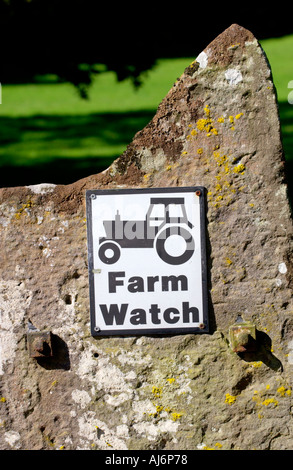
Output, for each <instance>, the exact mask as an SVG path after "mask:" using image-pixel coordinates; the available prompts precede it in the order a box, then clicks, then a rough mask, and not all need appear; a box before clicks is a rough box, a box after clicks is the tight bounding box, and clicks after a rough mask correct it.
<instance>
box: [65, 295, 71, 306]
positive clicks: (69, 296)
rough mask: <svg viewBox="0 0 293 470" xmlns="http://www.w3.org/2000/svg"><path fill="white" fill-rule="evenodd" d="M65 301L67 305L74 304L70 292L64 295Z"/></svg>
mask: <svg viewBox="0 0 293 470" xmlns="http://www.w3.org/2000/svg"><path fill="white" fill-rule="evenodd" d="M64 302H65V303H66V305H71V304H72V297H71V295H70V294H66V295H65V296H64Z"/></svg>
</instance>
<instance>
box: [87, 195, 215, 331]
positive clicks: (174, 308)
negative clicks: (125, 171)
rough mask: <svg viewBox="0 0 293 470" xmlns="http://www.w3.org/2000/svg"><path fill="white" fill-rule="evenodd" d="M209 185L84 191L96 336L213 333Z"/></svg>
mask: <svg viewBox="0 0 293 470" xmlns="http://www.w3.org/2000/svg"><path fill="white" fill-rule="evenodd" d="M204 199H205V196H204V188H202V187H184V188H157V189H153V188H151V189H150V188H147V189H128V190H118V189H117V190H89V191H87V192H86V202H87V229H88V259H89V283H90V309H91V332H92V335H93V336H100V335H115V334H116V335H122V334H124V335H127V334H136V335H140V334H163V333H165V334H182V333H195V332H201V333H203V332H205V333H206V332H207V331H208V314H207V279H206V277H207V276H206V253H205V207H204Z"/></svg>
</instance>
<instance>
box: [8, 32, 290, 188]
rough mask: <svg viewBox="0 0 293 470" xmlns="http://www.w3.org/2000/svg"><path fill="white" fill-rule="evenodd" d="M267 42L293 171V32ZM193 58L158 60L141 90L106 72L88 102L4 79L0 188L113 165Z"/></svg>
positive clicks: (59, 86) (64, 87) (69, 92)
mask: <svg viewBox="0 0 293 470" xmlns="http://www.w3.org/2000/svg"><path fill="white" fill-rule="evenodd" d="M262 46H263V48H264V50H265V52H266V54H267V56H268V59H269V61H270V64H271V67H272V71H273V78H274V82H275V85H276V88H277V92H278V101H279V106H280V116H281V125H282V134H283V144H284V149H285V154H286V159H287V161H288V168H289V171H290V175H291V173H292V174H293V105H292V104H291V105H290V104H289V103H288V95H289V92H290V91H291V89H289V88H288V83H289V82H290V81H292V80H293V35H292V36H287V37H284V38H279V39H270V40H265V41H262ZM198 52H200V51H196V53H195V56H196V55H197V53H198ZM194 58H195V57H193V58H181V59H162V60H160V61H158V64H157V65H156V66H155V67H154V68H153V69H152V70H150V71H149V72H148V73H147V74H146V76H145V80H144V84H143V86H142V87H141V88H140V89H138V90H134V89H133V87H132V85H131V84H130V82H127V81H126V82H122V83H117V82H116V79H115V76H114V74H113V73H103V74H101V75H99V76H98V77H97V79H96V80H95V82H94V84H93V86H92V87H91V88H90V92H89V97H90V99H89V100H82V99H81V98H80V97H79V95H78V93H77V91H76V90H75V88H74V87H73V86H72V85H70V84H68V83H54V81H51V82H49V83H38V84H26V85H5V84H2V104H1V105H0V168H1V172H0V174H1V179H0V186H16V185H24V184H34V183H39V182H54V183H69V182H73V181H75V180H77V179H79V178H81V177H84V176H87V175H89V174H92V173H95V172H99V171H101V170H103V169H104V168H106V167H108V166H109V164H110V163H111V162H112V161H113V160H114V159H115V158H116V157H117V156H119V155H121V153H122V152H123V151H124V150H125V148H126V146H127V145H128V143H129V142H130V141H131V140H132V138H133V136H134V134H135V133H136V132H137V131H139V130H140V129H142V128H143V127H144V126H145V125H146V124H147V123H148V122H149V121H150V120H151V118H152V117H153V115H154V113H155V112H156V109H157V107H158V105H159V103H160V102H161V100H162V99H163V98H164V96H165V95H166V94H167V92H168V91H169V89H170V88H171V86H172V85H173V83H174V82H175V80H176V79H177V77H179V76H180V75H181V74H182V72H183V71H184V69H185V67H186V66H188V65H189V64H190V62H191V61H192V60H193V59H194ZM292 91H293V88H292ZM291 168H292V171H291ZM290 180H291V177H290ZM292 180H293V176H292Z"/></svg>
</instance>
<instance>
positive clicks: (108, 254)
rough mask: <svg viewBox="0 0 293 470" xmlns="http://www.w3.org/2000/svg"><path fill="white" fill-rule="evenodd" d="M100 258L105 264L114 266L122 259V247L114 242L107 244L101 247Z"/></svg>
mask: <svg viewBox="0 0 293 470" xmlns="http://www.w3.org/2000/svg"><path fill="white" fill-rule="evenodd" d="M99 258H100V260H101V261H103V263H105V264H114V263H116V261H118V259H119V258H120V247H119V246H118V245H116V243H113V242H106V243H103V244H102V245H101V246H100V249H99Z"/></svg>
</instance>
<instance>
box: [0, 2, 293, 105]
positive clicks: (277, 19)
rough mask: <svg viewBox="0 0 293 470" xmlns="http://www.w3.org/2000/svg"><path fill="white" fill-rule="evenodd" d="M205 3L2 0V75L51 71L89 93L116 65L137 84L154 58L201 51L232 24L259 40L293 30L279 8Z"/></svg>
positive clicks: (2, 78)
mask: <svg viewBox="0 0 293 470" xmlns="http://www.w3.org/2000/svg"><path fill="white" fill-rule="evenodd" d="M203 3H204V2H201V3H200V4H187V5H183V4H178V3H176V2H173V3H172V2H171V3H170V2H168V3H167V4H163V5H162V4H160V3H159V2H153V3H152V2H150V1H148V2H144V3H141V2H136V3H129V2H109V1H108V2H107V1H106V0H104V1H103V2H100V1H93V0H91V1H89V0H71V1H68V0H0V39H1V61H0V82H1V83H23V82H33V81H35V80H36V78H39V77H40V76H43V77H45V76H48V75H50V76H51V79H52V76H54V77H55V78H56V79H57V80H61V81H70V82H71V83H73V84H74V85H75V86H76V87H77V88H78V89H79V91H80V94H81V96H83V97H87V88H88V86H89V85H90V83H91V81H92V78H93V76H94V75H96V74H98V73H102V72H103V71H109V70H111V71H114V72H115V73H116V76H117V79H118V81H121V80H125V79H126V78H128V79H131V80H132V82H133V84H134V85H135V86H139V85H140V83H141V80H142V77H143V73H144V72H145V71H147V70H148V69H150V68H151V67H152V66H153V65H154V64H155V62H156V59H158V58H161V57H196V55H197V54H198V53H199V52H200V51H201V50H202V48H204V47H205V46H206V45H207V44H208V43H209V42H210V41H211V40H212V39H214V38H215V37H216V36H217V35H218V34H220V33H221V32H222V31H223V30H224V29H225V28H227V27H229V26H230V25H231V24H232V23H238V24H240V25H241V26H244V27H246V28H248V29H250V30H251V31H252V32H253V33H254V34H255V36H256V37H257V38H258V39H263V38H265V37H273V36H281V35H285V34H290V33H292V32H293V31H292V26H291V24H290V15H287V14H286V12H284V11H281V9H280V8H276V9H274V8H271V7H268V8H267V9H266V10H264V9H263V8H262V7H261V6H257V4H256V2H254V5H253V7H252V9H250V8H249V5H248V4H247V3H245V8H243V9H241V10H238V12H237V13H236V11H235V8H233V7H232V8H230V5H228V6H227V7H225V4H223V2H218V4H217V5H216V6H212V5H209V4H206V3H204V4H203ZM291 23H292V22H291Z"/></svg>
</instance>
